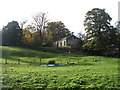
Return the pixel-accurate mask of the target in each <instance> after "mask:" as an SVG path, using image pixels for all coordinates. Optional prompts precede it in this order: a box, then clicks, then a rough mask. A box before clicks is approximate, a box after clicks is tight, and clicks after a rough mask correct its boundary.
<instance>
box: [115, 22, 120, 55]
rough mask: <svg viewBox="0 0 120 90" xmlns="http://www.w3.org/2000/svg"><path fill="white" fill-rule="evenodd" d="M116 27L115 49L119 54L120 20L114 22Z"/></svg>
mask: <svg viewBox="0 0 120 90" xmlns="http://www.w3.org/2000/svg"><path fill="white" fill-rule="evenodd" d="M115 25H116V29H117V51H118V55H119V56H120V21H117V22H116V23H115Z"/></svg>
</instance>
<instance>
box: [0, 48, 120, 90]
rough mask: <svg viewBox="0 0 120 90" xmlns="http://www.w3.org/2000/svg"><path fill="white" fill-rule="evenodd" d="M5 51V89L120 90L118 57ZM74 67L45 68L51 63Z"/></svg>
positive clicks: (3, 74)
mask: <svg viewBox="0 0 120 90" xmlns="http://www.w3.org/2000/svg"><path fill="white" fill-rule="evenodd" d="M0 49H2V51H3V58H2V59H1V60H2V76H3V78H2V79H3V82H2V87H3V88H14V89H16V88H23V89H26V88H28V89H33V88H36V89H39V88H43V89H46V88H52V89H55V90H56V89H67V90H68V89H70V90H71V89H75V90H76V89H120V88H119V84H118V78H120V77H119V76H118V60H120V59H118V58H108V57H101V56H85V55H79V54H60V53H50V52H43V51H37V50H31V49H26V48H18V47H0ZM50 60H54V61H55V62H56V63H57V64H66V62H68V61H69V62H74V63H75V64H74V65H63V66H55V67H42V66H40V65H44V64H48V61H50Z"/></svg>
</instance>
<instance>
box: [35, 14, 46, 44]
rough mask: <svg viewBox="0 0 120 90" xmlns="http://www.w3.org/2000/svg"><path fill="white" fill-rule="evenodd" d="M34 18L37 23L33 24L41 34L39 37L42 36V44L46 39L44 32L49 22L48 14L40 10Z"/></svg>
mask: <svg viewBox="0 0 120 90" xmlns="http://www.w3.org/2000/svg"><path fill="white" fill-rule="evenodd" d="M33 19H34V21H35V23H33V24H34V26H35V27H36V30H37V32H38V35H39V36H38V37H40V44H41V45H42V42H43V39H44V37H43V32H44V29H45V25H46V23H47V22H48V19H47V14H46V13H43V12H40V13H38V14H37V15H35V16H33Z"/></svg>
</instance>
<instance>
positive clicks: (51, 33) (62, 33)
mask: <svg viewBox="0 0 120 90" xmlns="http://www.w3.org/2000/svg"><path fill="white" fill-rule="evenodd" d="M45 33H46V37H47V40H48V41H49V43H50V44H52V43H53V42H55V41H57V40H60V39H61V38H63V37H66V36H69V35H71V32H70V31H69V30H68V29H67V28H66V27H65V25H64V23H62V22H61V21H57V22H49V23H47V26H46V29H45Z"/></svg>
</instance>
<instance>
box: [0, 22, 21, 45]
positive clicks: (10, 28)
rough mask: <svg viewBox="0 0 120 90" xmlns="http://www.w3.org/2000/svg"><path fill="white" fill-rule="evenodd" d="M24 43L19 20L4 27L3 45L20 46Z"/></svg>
mask: <svg viewBox="0 0 120 90" xmlns="http://www.w3.org/2000/svg"><path fill="white" fill-rule="evenodd" d="M21 44H22V29H21V28H20V27H19V24H18V22H17V21H12V22H9V23H8V24H7V25H6V26H5V27H3V29H2V45H11V46H18V45H21Z"/></svg>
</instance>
